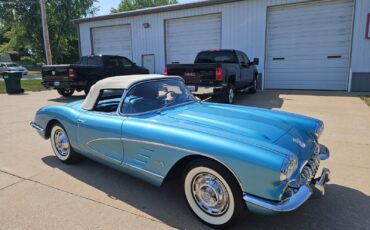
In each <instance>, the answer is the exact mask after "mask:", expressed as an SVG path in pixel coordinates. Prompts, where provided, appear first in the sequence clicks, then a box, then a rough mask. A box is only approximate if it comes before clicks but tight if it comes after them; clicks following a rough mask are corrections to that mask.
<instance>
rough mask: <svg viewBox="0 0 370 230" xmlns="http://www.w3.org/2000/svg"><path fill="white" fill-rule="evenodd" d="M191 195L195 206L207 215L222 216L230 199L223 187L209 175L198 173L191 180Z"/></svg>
mask: <svg viewBox="0 0 370 230" xmlns="http://www.w3.org/2000/svg"><path fill="white" fill-rule="evenodd" d="M192 193H193V198H194V200H195V202H196V203H197V205H198V206H199V207H200V208H201V209H202V210H203V211H204V212H206V213H207V214H209V215H212V216H220V215H223V214H224V213H225V212H226V211H227V209H228V207H229V204H230V199H229V194H228V192H227V190H226V188H225V186H224V185H223V183H222V182H221V181H220V180H219V179H218V178H217V177H215V176H214V175H212V174H210V173H200V174H198V175H197V176H196V177H195V178H194V179H193V182H192Z"/></svg>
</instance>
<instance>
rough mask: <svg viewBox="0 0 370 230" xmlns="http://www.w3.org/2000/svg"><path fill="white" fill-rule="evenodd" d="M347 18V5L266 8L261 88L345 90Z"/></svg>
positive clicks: (344, 0)
mask: <svg viewBox="0 0 370 230" xmlns="http://www.w3.org/2000/svg"><path fill="white" fill-rule="evenodd" d="M352 13H353V2H352V0H335V1H320V2H319V1H316V2H310V3H300V4H291V5H289V6H277V7H271V8H269V11H268V24H267V41H266V70H265V84H266V88H272V89H329V90H346V89H347V84H348V77H349V65H350V47H351V39H352Z"/></svg>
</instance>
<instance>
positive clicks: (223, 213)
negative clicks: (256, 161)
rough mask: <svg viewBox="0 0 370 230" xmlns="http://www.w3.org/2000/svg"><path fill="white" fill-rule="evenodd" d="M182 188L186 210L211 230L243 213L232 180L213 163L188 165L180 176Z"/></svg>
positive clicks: (226, 172) (200, 161)
mask: <svg viewBox="0 0 370 230" xmlns="http://www.w3.org/2000/svg"><path fill="white" fill-rule="evenodd" d="M183 185H184V192H185V198H186V200H187V203H188V205H189V207H190V209H191V210H192V211H193V213H194V214H195V215H196V216H197V217H198V218H199V219H200V220H202V221H203V222H205V223H207V224H209V225H211V226H213V227H225V226H227V225H229V224H231V223H233V222H234V221H236V220H237V219H238V218H239V217H240V215H241V214H242V211H243V210H244V206H243V199H242V192H241V190H240V188H239V186H238V183H237V182H236V179H235V178H234V177H233V175H232V174H231V173H230V172H229V171H228V170H227V169H225V168H224V167H223V166H221V165H219V164H217V163H215V162H212V161H209V160H197V161H193V162H192V163H190V164H189V165H188V166H187V168H186V170H185V173H184V180H183Z"/></svg>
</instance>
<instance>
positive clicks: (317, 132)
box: [314, 121, 324, 139]
mask: <svg viewBox="0 0 370 230" xmlns="http://www.w3.org/2000/svg"><path fill="white" fill-rule="evenodd" d="M323 131H324V123H323V122H322V121H320V122H319V123H318V124H317V126H316V129H315V133H314V134H315V137H316V139H319V137H320V136H321V134H322V132H323Z"/></svg>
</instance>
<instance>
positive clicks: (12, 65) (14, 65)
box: [6, 63, 18, 67]
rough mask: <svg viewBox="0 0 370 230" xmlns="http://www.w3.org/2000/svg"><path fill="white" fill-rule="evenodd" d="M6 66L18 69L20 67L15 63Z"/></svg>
mask: <svg viewBox="0 0 370 230" xmlns="http://www.w3.org/2000/svg"><path fill="white" fill-rule="evenodd" d="M6 66H8V67H17V66H18V65H17V64H15V63H9V64H6Z"/></svg>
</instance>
